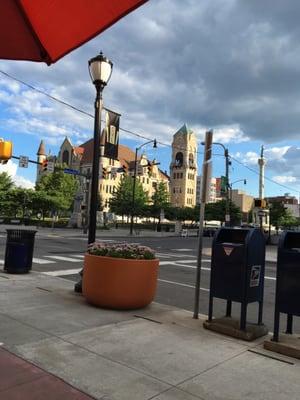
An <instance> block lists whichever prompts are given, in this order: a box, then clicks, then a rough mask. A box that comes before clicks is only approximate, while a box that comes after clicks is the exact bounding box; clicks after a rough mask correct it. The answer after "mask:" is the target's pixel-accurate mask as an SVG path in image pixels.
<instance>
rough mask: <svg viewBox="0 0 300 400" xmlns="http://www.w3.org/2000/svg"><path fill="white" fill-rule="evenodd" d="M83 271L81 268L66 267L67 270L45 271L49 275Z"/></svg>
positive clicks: (65, 274)
mask: <svg viewBox="0 0 300 400" xmlns="http://www.w3.org/2000/svg"><path fill="white" fill-rule="evenodd" d="M80 271H81V268H75V269H65V270H59V271H47V272H43V274H44V275H49V276H67V275H76V274H78V273H79V272H80Z"/></svg>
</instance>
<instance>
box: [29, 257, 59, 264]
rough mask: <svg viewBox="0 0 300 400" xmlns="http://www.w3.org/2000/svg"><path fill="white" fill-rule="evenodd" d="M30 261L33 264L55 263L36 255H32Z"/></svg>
mask: <svg viewBox="0 0 300 400" xmlns="http://www.w3.org/2000/svg"><path fill="white" fill-rule="evenodd" d="M32 261H33V262H34V263H35V264H54V263H55V261H51V260H45V259H44V258H36V257H33V259H32Z"/></svg>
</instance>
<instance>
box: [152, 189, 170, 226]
mask: <svg viewBox="0 0 300 400" xmlns="http://www.w3.org/2000/svg"><path fill="white" fill-rule="evenodd" d="M151 200H152V204H151V206H150V210H151V214H152V216H154V217H156V218H158V224H160V222H161V221H160V216H161V210H165V209H166V208H167V207H169V204H170V203H169V191H168V189H167V186H166V184H165V183H164V182H159V183H158V185H157V186H156V188H155V192H154V194H153V196H152V199H151Z"/></svg>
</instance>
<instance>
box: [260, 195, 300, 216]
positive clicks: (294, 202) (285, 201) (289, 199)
mask: <svg viewBox="0 0 300 400" xmlns="http://www.w3.org/2000/svg"><path fill="white" fill-rule="evenodd" d="M266 200H267V202H268V203H269V204H272V203H280V204H282V205H283V206H284V207H285V208H286V209H287V210H290V212H291V214H292V216H293V217H296V218H299V217H300V211H299V202H298V199H297V198H296V197H295V196H290V195H289V193H285V194H284V196H274V197H266Z"/></svg>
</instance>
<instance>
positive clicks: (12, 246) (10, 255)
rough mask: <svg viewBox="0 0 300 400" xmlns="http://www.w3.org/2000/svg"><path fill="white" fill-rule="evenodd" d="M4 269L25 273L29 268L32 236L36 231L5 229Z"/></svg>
mask: <svg viewBox="0 0 300 400" xmlns="http://www.w3.org/2000/svg"><path fill="white" fill-rule="evenodd" d="M6 231H7V240H6V249H5V262H4V271H6V272H8V273H9V274H25V273H28V272H29V271H30V270H31V267H32V257H33V248H34V238H35V234H36V232H37V231H32V230H25V229H7V230H6Z"/></svg>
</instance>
